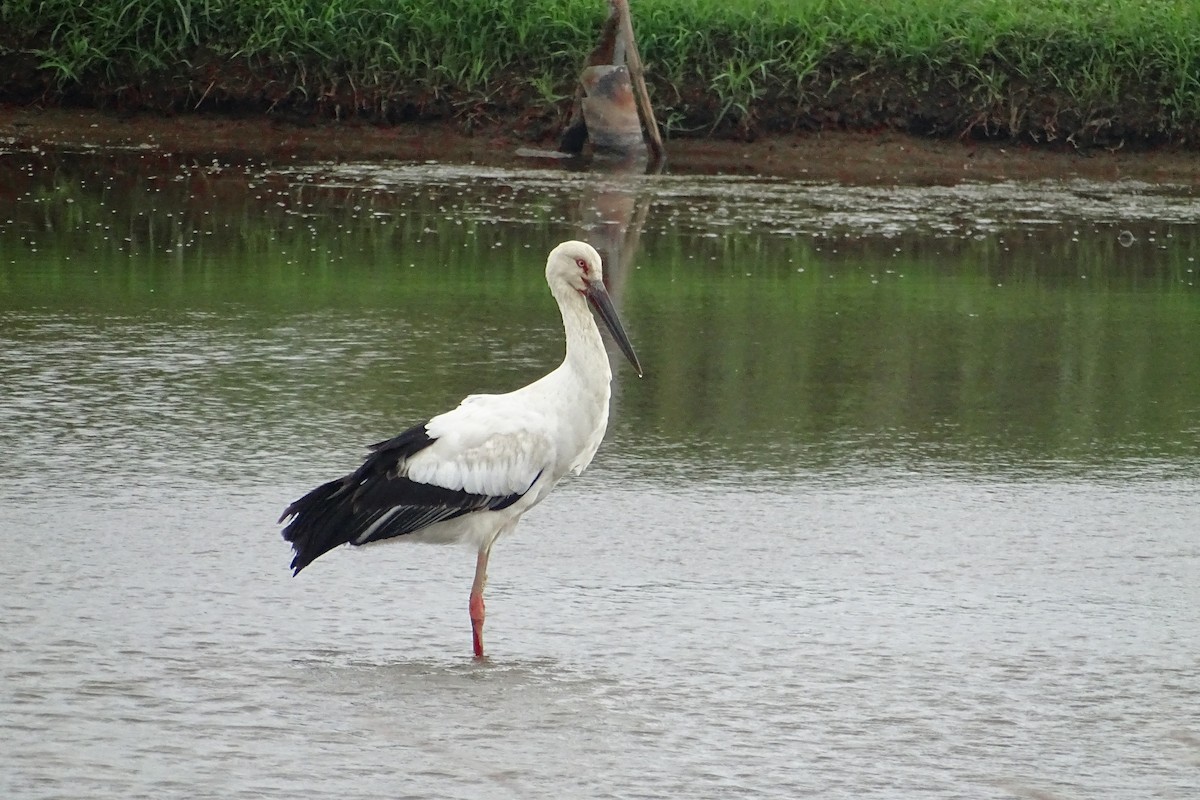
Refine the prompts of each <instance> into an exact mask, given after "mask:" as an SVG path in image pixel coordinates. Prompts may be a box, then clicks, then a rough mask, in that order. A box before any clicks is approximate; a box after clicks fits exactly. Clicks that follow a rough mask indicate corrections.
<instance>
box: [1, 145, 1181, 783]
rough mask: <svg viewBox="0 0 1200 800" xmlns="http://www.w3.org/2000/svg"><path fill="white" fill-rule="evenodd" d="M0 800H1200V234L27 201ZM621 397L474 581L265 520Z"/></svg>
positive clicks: (511, 194)
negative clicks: (603, 365) (588, 371)
mask: <svg viewBox="0 0 1200 800" xmlns="http://www.w3.org/2000/svg"><path fill="white" fill-rule="evenodd" d="M0 176H2V177H3V178H4V180H3V181H0V187H2V188H0V192H2V194H0V197H3V202H4V206H3V212H2V214H0V216H2V219H0V222H2V223H3V227H0V340H2V342H3V349H2V351H0V396H2V397H3V400H4V402H3V403H2V404H0V452H3V453H4V457H3V458H2V459H0V531H2V532H3V536H0V586H2V587H3V589H0V685H3V687H4V690H3V692H0V738H2V739H3V741H5V743H6V744H5V747H4V748H3V749H2V750H0V791H3V792H4V794H5V795H6V796H12V797H23V798H24V797H34V798H41V797H46V798H49V797H63V796H87V797H113V798H116V797H121V798H125V797H136V796H153V797H189V798H192V797H214V798H215V797H222V798H223V797H230V796H262V797H281V798H282V797H289V798H292V797H327V796H333V795H337V796H340V797H347V798H377V797H388V798H395V797H429V796H437V797H479V796H484V795H486V796H497V797H505V796H512V797H562V796H602V797H681V796H687V797H722V798H724V797H732V796H773V797H803V796H813V797H846V798H851V797H854V798H859V797H864V796H877V797H925V798H992V797H995V798H1007V797H1055V798H1058V797H1061V798H1083V797H1097V796H1104V797H1164V798H1190V797H1193V796H1195V795H1196V794H1197V792H1198V791H1200V689H1198V688H1197V687H1198V684H1197V681H1196V675H1197V674H1198V669H1200V663H1198V661H1197V656H1196V653H1197V644H1198V642H1200V610H1198V609H1200V589H1198V588H1197V587H1200V539H1198V537H1197V530H1198V527H1197V520H1198V519H1200V500H1198V499H1197V497H1198V495H1197V490H1198V488H1200V357H1198V355H1200V354H1198V353H1197V345H1196V342H1197V339H1196V332H1197V330H1200V290H1198V289H1197V288H1196V285H1195V283H1196V270H1197V268H1198V265H1197V258H1198V257H1200V227H1198V225H1197V222H1196V220H1197V219H1200V200H1197V198H1195V197H1194V196H1193V195H1192V194H1191V193H1190V192H1189V190H1187V189H1184V188H1180V187H1170V186H1152V185H1147V184H1137V183H1131V182H1130V183H1121V184H1085V183H1080V182H1074V183H1039V184H962V185H959V186H953V187H927V188H892V189H877V188H846V187H839V186H836V185H828V184H815V183H798V182H788V181H778V180H770V179H762V178H745V177H740V178H721V177H698V176H657V177H636V178H616V177H597V176H594V175H589V174H587V173H573V172H560V171H551V170H541V169H496V168H487V169H483V168H475V167H471V166H469V165H449V164H382V165H378V164H376V165H362V164H317V165H295V166H288V167H281V166H278V165H266V164H257V163H237V164H234V163H228V162H213V161H211V160H206V159H179V158H175V157H168V156H163V155H161V154H142V155H131V156H130V157H128V158H115V157H113V156H111V155H97V154H86V153H84V154H69V153H67V154H61V153H60V154H48V155H47V154H29V153H6V154H4V160H3V162H2V165H0ZM579 236H586V237H587V238H590V239H593V240H599V241H602V242H606V243H607V247H606V251H607V252H606V254H607V255H608V256H609V259H610V280H611V282H612V284H613V290H614V294H615V295H616V296H617V298H618V302H619V304H620V306H621V310H622V315H623V317H624V319H625V322H626V327H627V328H628V329H629V331H630V333H631V335H632V337H633V339H634V342H635V345H636V347H637V349H638V352H639V356H640V357H641V360H642V362H643V364H644V365H645V366H646V369H647V375H646V377H645V378H644V379H642V380H638V379H637V378H636V376H634V374H633V373H632V371H631V370H630V369H628V367H627V366H625V365H624V364H623V363H622V362H621V361H620V360H619V355H618V354H614V355H616V358H614V366H615V367H616V370H615V371H616V379H615V386H614V391H615V397H614V409H613V417H612V423H611V425H610V429H609V436H608V438H607V440H606V443H605V445H604V446H603V447H602V449H601V451H600V453H599V455H598V456H597V459H596V461H595V462H594V463H593V466H592V468H591V469H590V470H589V471H588V472H587V473H586V474H585V475H584V476H582V477H580V478H578V479H575V480H572V481H569V482H565V483H563V484H562V485H561V486H560V487H559V488H558V489H557V490H556V491H555V493H554V494H553V495H552V496H551V498H550V499H549V500H548V501H547V502H546V503H544V504H543V505H542V506H540V507H539V508H537V509H536V510H535V511H533V512H531V513H530V514H529V515H528V516H527V517H526V519H525V520H524V521H523V522H522V524H521V526H520V528H519V529H518V534H517V535H515V536H514V537H512V538H511V539H509V540H506V541H504V542H502V543H501V544H500V545H498V547H497V549H496V551H495V552H494V554H493V559H492V570H491V583H490V586H489V593H488V610H489V618H488V628H487V630H488V645H489V648H490V649H491V653H492V655H491V657H490V659H489V660H488V661H487V662H486V663H475V662H473V661H472V660H471V659H470V658H469V655H470V644H469V625H468V621H467V614H466V601H467V592H468V590H469V585H470V578H471V572H472V570H473V558H472V556H471V554H470V553H467V552H464V551H460V550H457V549H453V548H445V549H438V548H432V547H426V548H421V547H405V546H382V547H376V548H368V549H366V550H363V551H350V550H339V551H336V552H334V553H331V554H329V555H327V556H325V557H323V558H322V559H321V560H320V561H319V562H317V563H316V564H314V565H313V566H312V567H311V568H309V569H308V570H306V571H305V572H304V573H303V575H301V576H300V577H298V578H295V579H292V578H290V577H289V574H288V570H287V562H288V561H289V554H288V552H287V548H286V545H285V544H284V543H283V542H282V541H281V540H280V539H279V538H278V532H277V531H278V528H277V526H276V525H275V518H276V517H277V516H278V514H279V512H280V511H281V510H282V508H283V507H284V506H285V505H286V504H287V503H288V502H290V501H291V500H292V499H294V498H295V497H296V496H297V495H298V494H300V493H302V492H303V491H305V490H307V489H308V488H309V487H311V486H312V485H313V484H315V483H316V482H319V481H323V480H327V479H329V478H331V477H334V476H336V475H337V474H340V473H341V472H342V471H344V470H347V469H350V468H352V467H353V466H354V465H355V464H356V462H357V460H358V459H359V458H360V457H361V454H362V447H363V446H364V445H365V444H367V443H370V442H373V441H377V440H379V439H381V438H384V437H386V436H389V435H391V434H393V433H395V432H397V431H398V430H400V429H401V428H402V427H404V426H405V425H407V424H409V423H411V422H413V421H416V420H419V419H422V418H424V417H426V416H428V415H429V414H431V413H436V412H437V411H440V410H443V409H445V408H447V407H449V406H450V405H451V404H452V403H454V402H457V400H458V399H459V398H461V397H462V396H463V395H464V394H466V393H468V392H472V391H479V390H494V391H502V390H507V389H510V388H514V387H516V386H518V385H521V384H523V383H525V382H527V381H529V380H531V379H533V378H534V377H536V376H538V375H540V374H542V373H543V372H544V371H546V370H547V369H548V368H550V367H551V366H553V365H554V363H555V362H556V361H557V359H558V358H560V357H561V347H562V345H561V332H560V330H559V321H558V318H557V314H556V312H555V310H554V307H553V303H552V301H551V299H550V297H549V294H548V292H547V291H546V289H545V286H544V282H543V280H542V276H541V272H542V268H543V265H544V258H545V253H546V252H547V251H548V250H549V249H550V247H551V246H553V244H555V243H557V242H558V241H560V240H562V239H565V238H570V237H579Z"/></svg>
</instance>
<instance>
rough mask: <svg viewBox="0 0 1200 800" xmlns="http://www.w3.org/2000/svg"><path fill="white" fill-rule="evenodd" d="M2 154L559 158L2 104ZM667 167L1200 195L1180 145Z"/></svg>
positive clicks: (695, 156) (395, 133)
mask: <svg viewBox="0 0 1200 800" xmlns="http://www.w3.org/2000/svg"><path fill="white" fill-rule="evenodd" d="M0 145H2V146H6V147H9V148H16V149H28V148H33V147H38V148H43V149H62V150H77V149H96V148H99V149H121V150H126V149H140V150H147V151H159V152H164V153H174V154H177V155H181V154H182V155H195V156H198V157H207V156H211V157H220V158H237V159H260V160H265V161H269V162H273V163H279V162H296V161H322V160H368V161H369V160H391V159H399V160H439V161H452V162H475V163H483V164H494V165H507V166H539V165H542V166H544V165H546V164H547V163H551V164H552V163H555V162H554V161H549V162H547V160H546V159H544V158H538V157H533V156H529V155H523V153H527V152H528V151H530V150H537V149H539V148H540V149H546V150H549V149H552V148H553V146H554V142H553V141H535V140H532V139H530V138H528V136H527V134H524V133H522V132H521V131H520V130H519V129H517V128H516V127H515V126H514V125H512V124H508V125H506V124H504V123H496V124H494V125H491V126H490V127H488V128H486V129H480V130H477V131H476V132H475V133H473V134H471V135H467V134H464V133H462V132H461V130H460V129H459V128H458V127H457V126H456V125H454V124H453V123H449V122H446V123H439V122H419V123H408V124H397V125H375V124H369V123H360V122H331V121H310V120H296V121H283V120H278V119H272V118H269V117H264V116H237V117H234V116H221V115H211V114H192V115H176V116H162V115H157V114H149V113H138V114H115V113H110V112H105V111H96V110H88V109H84V110H80V109H61V108H54V109H38V108H31V107H18V106H0ZM667 152H668V160H669V161H668V169H669V170H670V171H672V172H681V173H723V174H746V175H751V174H756V175H768V176H778V177H786V178H811V179H813V180H825V181H837V182H841V183H846V184H854V185H862V184H906V185H926V184H928V185H935V184H953V183H958V182H961V181H967V180H971V181H1003V180H1021V181H1028V180H1040V179H1064V180H1065V179H1071V178H1086V179H1090V180H1139V181H1146V182H1149V183H1171V184H1176V185H1187V186H1200V153H1197V152H1194V151H1188V150H1184V149H1175V148H1160V149H1156V150H1146V151H1140V152H1135V151H1123V150H1107V149H1103V148H1095V149H1089V150H1078V149H1075V148H1071V147H1069V146H1067V147H1063V148H1050V147H1047V146H1044V145H1043V146H1040V147H1036V148H1035V147H1028V146H1023V145H1020V144H1003V143H994V142H977V141H969V140H938V139H926V138H918V137H913V136H908V135H904V134H899V133H894V132H883V133H878V134H867V133H853V132H830V131H823V132H819V133H798V134H787V135H774V136H763V137H760V138H758V139H756V140H755V141H752V142H741V141H731V140H727V139H720V140H718V139H682V140H680V139H676V140H671V141H668V142H667Z"/></svg>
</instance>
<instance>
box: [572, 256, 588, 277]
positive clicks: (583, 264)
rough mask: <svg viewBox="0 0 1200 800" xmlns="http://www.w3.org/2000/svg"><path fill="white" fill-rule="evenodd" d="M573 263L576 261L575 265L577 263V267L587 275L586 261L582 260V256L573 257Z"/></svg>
mask: <svg viewBox="0 0 1200 800" xmlns="http://www.w3.org/2000/svg"><path fill="white" fill-rule="evenodd" d="M575 263H576V264H577V265H579V268H580V269H581V270H583V274H584V275H587V274H588V263H587V261H585V260H583V259H582V258H577V259H575Z"/></svg>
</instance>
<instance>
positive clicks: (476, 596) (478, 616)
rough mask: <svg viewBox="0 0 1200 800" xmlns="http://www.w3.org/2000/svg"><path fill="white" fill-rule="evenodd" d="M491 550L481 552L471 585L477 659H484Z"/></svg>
mask: <svg viewBox="0 0 1200 800" xmlns="http://www.w3.org/2000/svg"><path fill="white" fill-rule="evenodd" d="M490 550H491V548H486V549H484V550H480V551H479V558H478V559H477V560H476V561H475V582H474V583H473V584H471V605H470V609H471V639H472V644H473V645H474V647H475V657H476V658H483V616H484V608H483V587H484V586H485V585H486V584H487V562H488V553H489V552H490Z"/></svg>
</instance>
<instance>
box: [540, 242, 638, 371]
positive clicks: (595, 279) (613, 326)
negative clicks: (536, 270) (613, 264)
mask: <svg viewBox="0 0 1200 800" xmlns="http://www.w3.org/2000/svg"><path fill="white" fill-rule="evenodd" d="M546 282H547V283H549V284H550V291H551V292H553V293H554V295H555V297H569V296H570V294H571V293H578V294H579V295H581V296H582V297H583V298H585V299H586V300H587V301H588V303H590V304H591V306H592V308H593V309H595V311H596V314H597V315H598V316H599V317H600V319H601V321H603V322H604V325H605V327H607V328H608V331H609V333H611V334H612V336H613V339H614V340H616V343H617V346H619V347H620V348H621V352H622V353H624V354H625V357H626V358H628V359H629V363H631V364H633V367H634V369H636V370H637V373H638V375H641V374H642V365H641V364H640V363H639V362H638V357H637V355H636V354H635V353H634V352H633V345H632V344H630V343H629V336H627V335H626V333H625V328H624V327H623V326H622V325H621V319H620V318H619V317H618V316H617V311H616V309H615V308H613V303H612V298H610V297H609V296H608V289H606V288H605V287H604V265H603V263H602V262H601V260H600V254H599V253H597V252H596V248H594V247H592V246H591V245H590V244H588V243H587V242H575V241H571V242H563V243H562V244H560V245H559V246H558V247H556V248H554V249H553V250H551V251H550V257H549V258H548V259H546ZM564 290H565V293H564ZM560 302H563V301H562V300H560Z"/></svg>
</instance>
